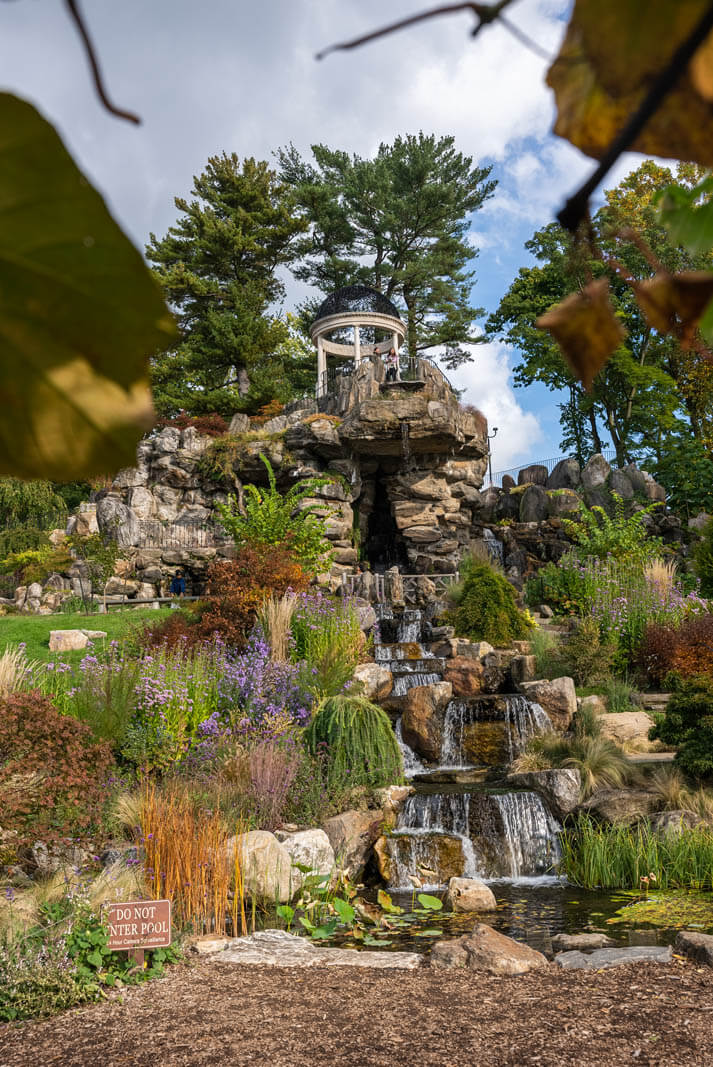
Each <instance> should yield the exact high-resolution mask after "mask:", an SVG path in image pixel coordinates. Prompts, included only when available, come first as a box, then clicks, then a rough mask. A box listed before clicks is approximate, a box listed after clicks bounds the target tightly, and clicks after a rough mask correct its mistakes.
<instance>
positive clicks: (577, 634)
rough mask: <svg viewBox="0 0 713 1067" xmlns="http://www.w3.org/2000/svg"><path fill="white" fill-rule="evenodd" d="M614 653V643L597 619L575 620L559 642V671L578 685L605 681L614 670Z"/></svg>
mask: <svg viewBox="0 0 713 1067" xmlns="http://www.w3.org/2000/svg"><path fill="white" fill-rule="evenodd" d="M614 652H615V646H614V644H613V642H611V641H609V640H606V639H605V638H603V637H602V636H601V633H600V630H599V625H598V623H597V622H596V621H595V620H594V619H591V618H589V619H576V620H572V623H571V625H570V628H569V630H568V632H567V634H566V635H565V637H564V639H563V640H562V642H561V644H560V649H559V655H558V657H557V660H558V663H557V665H558V667H559V673H560V674H566V675H569V676H570V677H571V678H573V679H574V682H575V685H579V686H583V685H592V683H594V682H601V681H604V680H605V679H606V678H607V677H608V675H609V674H610V672H611V669H612V663H613V660H614Z"/></svg>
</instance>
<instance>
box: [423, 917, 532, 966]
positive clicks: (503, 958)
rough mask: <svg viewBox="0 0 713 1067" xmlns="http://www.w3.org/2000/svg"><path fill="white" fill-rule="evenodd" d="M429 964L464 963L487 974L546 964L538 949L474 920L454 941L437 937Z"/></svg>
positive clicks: (461, 964)
mask: <svg viewBox="0 0 713 1067" xmlns="http://www.w3.org/2000/svg"><path fill="white" fill-rule="evenodd" d="M430 964H431V966H432V967H437V968H446V967H465V968H467V969H468V970H471V971H485V972H486V973H488V974H496V975H505V974H525V973H526V972H527V971H532V970H534V969H536V968H540V967H546V966H547V960H546V959H545V957H544V956H543V955H542V953H541V952H537V951H536V950H535V949H534V948H530V946H529V945H523V944H522V943H521V942H519V941H514V940H513V939H512V938H511V937H506V936H505V935H504V934H501V933H498V931H497V930H494V929H493V928H492V926H486V925H485V924H484V923H476V925H475V927H474V929H473V933H472V934H465V935H464V936H463V937H459V938H457V940H455V941H437V942H436V944H435V945H434V946H433V948H432V949H431V957H430Z"/></svg>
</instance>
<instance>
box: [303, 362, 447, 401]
mask: <svg viewBox="0 0 713 1067" xmlns="http://www.w3.org/2000/svg"><path fill="white" fill-rule="evenodd" d="M365 358H367V359H371V360H376V359H379V356H378V355H374V356H367V357H365ZM354 369H355V364H354V363H353V361H351V360H349V361H346V362H344V363H336V364H333V365H332V366H330V367H327V369H326V371H324V373H323V374H322V375H321V376H320V380H319V383H318V389H317V395H318V396H320V397H325V396H335V395H338V394H339V393H340V392H341V390H342V389H344V388H345V387H348V386H349V385H350V384H351V379H352V377H353V375H354ZM427 369H430V370H431V371H432V372H433V373H434V374H435V375H436V377H438V378H441V379H442V380H443V382H445V384H446V385H447V386H448V388H449V389H450V390H451V391H452V392H455V390H454V389H453V386H452V384H451V382H450V381H449V380H448V378H447V377H446V375H445V374H444V373H443V371H442V370H441V368H440V367H439V366H438V364H437V363H435V362H434V361H433V360H432V359H430V358H429V357H428V356H402V357H400V359H399V376H398V379H397V381H400V382H425V380H426V371H427ZM386 384H390V383H386Z"/></svg>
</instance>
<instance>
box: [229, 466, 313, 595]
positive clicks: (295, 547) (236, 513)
mask: <svg viewBox="0 0 713 1067" xmlns="http://www.w3.org/2000/svg"><path fill="white" fill-rule="evenodd" d="M260 459H261V460H262V462H263V463H264V464H265V468H266V470H267V477H268V486H267V488H266V489H260V488H258V487H257V486H255V485H246V486H245V490H244V499H243V512H241V511H240V508H239V505H238V501H237V499H236V497H234V496H231V497H230V498H229V500H228V503H227V505H226V504H218V512H219V514H220V522H221V525H222V526H223V527H224V528H225V529H226V530H227V532H228V533H229V534H230V535H231V537H232V538H233V539H234V540H235V544H236V546H237V547H238V548H242V547H243V546H246V545H253V546H279V547H283V548H286V549H288V550H289V551H290V552H291V553H293V555H294V556H295V558H296V559H297V560H298V561H299V562H300V564H301V565H302V566H303V567H305V568H306V569H307V570H308V571H310V572H311V573H313V574H320V573H322V572H324V571H325V570H327V569H328V568H329V564H330V563H331V554H330V549H329V543H328V542H327V541H326V540H325V528H324V521H323V519H322V518H321V517H320V515H319V512H320V510H321V508H320V506H319V505H316V504H312V505H307V506H305V507H301V506H300V505H301V502H302V501H303V500H305V498H307V497H310V496H313V495H314V492H315V490H316V489H318V488H319V487H320V486H322V485H325V484H327V482H329V481H331V479H329V478H308V479H306V480H303V481H301V482H298V483H297V485H293V486H292V488H291V489H289V490H288V491H287V492H286V493H285V494H284V496H283V494H282V493H280V492H279V490H278V489H277V484H276V481H275V474H274V471H273V469H272V465H271V463H270V461H269V459H268V458H267V457H266V456H264V455H263V454H262V453H260Z"/></svg>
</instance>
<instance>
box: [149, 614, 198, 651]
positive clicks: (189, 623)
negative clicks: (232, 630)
mask: <svg viewBox="0 0 713 1067" xmlns="http://www.w3.org/2000/svg"><path fill="white" fill-rule="evenodd" d="M138 640H139V644H140V645H141V647H142V648H158V647H159V646H164V647H166V648H174V647H175V646H176V645H179V644H180V645H183V647H184V648H193V646H194V645H196V644H200V643H201V642H202V641H203V634H202V632H201V631H200V630H199V629H198V627H197V626H196V619H195V618H189V617H188V616H187V615H185V614H184V613H183V612H182V611H172V612H171V614H170V615H168V616H167V617H166V618H165V619H161V621H160V622H156V623H147V624H146V625H145V626H144V628H143V630H142V631H141V633H140V635H139V639H138Z"/></svg>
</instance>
